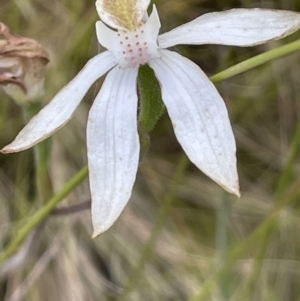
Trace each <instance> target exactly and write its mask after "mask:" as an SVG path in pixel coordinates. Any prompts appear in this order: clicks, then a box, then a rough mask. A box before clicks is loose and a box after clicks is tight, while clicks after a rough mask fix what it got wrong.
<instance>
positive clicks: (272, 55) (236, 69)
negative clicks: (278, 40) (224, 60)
mask: <svg viewBox="0 0 300 301" xmlns="http://www.w3.org/2000/svg"><path fill="white" fill-rule="evenodd" d="M299 49H300V40H297V41H295V42H292V43H289V44H286V45H283V46H280V47H277V48H275V49H272V50H270V51H267V52H264V53H262V54H259V55H257V56H255V57H252V58H251V59H248V60H246V61H243V62H241V63H239V64H236V65H234V66H232V67H230V68H228V69H226V70H224V71H222V72H220V73H217V74H215V75H213V76H212V77H211V78H210V80H211V81H212V82H214V83H217V82H221V81H223V80H225V79H228V78H230V77H233V76H235V75H238V74H240V73H242V72H245V71H248V70H250V69H252V68H254V67H257V66H259V65H262V64H264V63H267V62H269V61H271V60H273V59H276V58H279V57H281V56H284V55H287V54H290V53H292V52H295V51H297V50H299Z"/></svg>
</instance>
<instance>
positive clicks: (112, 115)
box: [87, 66, 139, 237]
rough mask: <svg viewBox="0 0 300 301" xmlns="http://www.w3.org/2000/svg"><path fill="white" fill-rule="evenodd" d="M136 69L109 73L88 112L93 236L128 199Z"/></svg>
mask: <svg viewBox="0 0 300 301" xmlns="http://www.w3.org/2000/svg"><path fill="white" fill-rule="evenodd" d="M137 72H138V70H137V68H127V69H121V68H120V67H119V66H117V67H115V68H114V69H113V70H111V71H110V72H109V73H108V75H107V77H106V79H105V82H104V83H103V85H102V88H101V91H100V92H99V94H98V96H97V97H96V99H95V102H94V104H93V106H92V108H91V110H90V114H89V120H88V126H87V146H88V164H89V177H90V189H91V195H92V221H93V227H94V233H93V237H95V236H97V235H99V234H100V233H102V232H104V231H105V230H107V229H108V228H109V227H110V226H111V225H112V224H113V223H114V222H115V220H116V219H117V218H118V217H119V215H120V214H121V212H122V210H123V209H124V207H125V205H126V204H127V202H128V200H129V198H130V196H131V190H132V186H133V184H134V181H135V177H136V172H137V168H138V160H139V137H138V132H137V102H138V101H137V93H136V80H137Z"/></svg>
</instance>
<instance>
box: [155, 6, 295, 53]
mask: <svg viewBox="0 0 300 301" xmlns="http://www.w3.org/2000/svg"><path fill="white" fill-rule="evenodd" d="M299 27H300V14H299V13H296V12H291V11H284V10H269V9H257V8H255V9H232V10H228V11H224V12H215V13H208V14H205V15H203V16H201V17H199V18H197V19H195V20H193V21H191V22H189V23H186V24H184V25H182V26H179V27H177V28H175V29H173V30H171V31H169V32H167V33H164V34H162V35H160V36H159V38H158V41H159V45H160V47H162V48H167V47H171V46H174V45H179V44H196V45H200V44H219V45H235V46H253V45H258V44H262V43H264V42H267V41H271V40H275V39H281V38H283V37H285V36H287V35H289V34H291V33H293V32H294V31H296V30H298V29H299Z"/></svg>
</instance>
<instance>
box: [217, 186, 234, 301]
mask: <svg viewBox="0 0 300 301" xmlns="http://www.w3.org/2000/svg"><path fill="white" fill-rule="evenodd" d="M230 207H231V204H230V196H229V193H227V192H226V191H223V192H222V197H221V203H220V207H219V208H218V210H217V233H216V245H217V250H218V252H219V261H218V267H219V268H222V267H224V266H225V265H226V262H227V260H228V232H229V223H230ZM229 279H230V277H229V275H228V271H227V272H226V273H224V274H222V275H221V277H220V278H219V288H220V293H221V296H222V300H224V301H227V300H229V299H230V298H229Z"/></svg>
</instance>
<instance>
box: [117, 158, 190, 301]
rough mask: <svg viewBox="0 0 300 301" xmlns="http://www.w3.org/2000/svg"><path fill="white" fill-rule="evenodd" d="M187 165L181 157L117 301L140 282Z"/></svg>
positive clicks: (185, 159) (186, 161) (126, 295)
mask: <svg viewBox="0 0 300 301" xmlns="http://www.w3.org/2000/svg"><path fill="white" fill-rule="evenodd" d="M188 165H189V160H188V158H187V157H186V156H185V155H183V156H182V157H181V159H180V161H179V163H178V166H177V171H176V173H175V175H174V178H173V180H172V186H171V188H170V190H169V192H168V193H167V194H166V195H165V196H164V197H163V198H162V199H163V205H162V206H161V208H160V210H159V213H158V216H157V219H156V222H155V225H154V227H153V230H152V231H151V237H150V239H149V240H148V242H147V244H146V245H145V247H144V249H143V251H142V254H141V257H140V260H139V262H138V263H137V265H136V267H135V269H134V270H133V272H132V273H131V277H130V279H129V280H128V283H127V286H126V287H125V289H124V291H123V293H122V295H121V296H120V297H119V299H118V301H121V300H126V298H127V297H128V295H129V294H130V292H131V291H132V290H133V289H134V287H136V285H137V283H138V281H139V280H141V278H142V272H143V269H144V266H145V263H146V262H147V260H149V257H150V256H151V253H152V251H153V249H154V247H155V243H156V241H157V239H158V237H159V235H160V233H161V230H162V228H163V226H164V223H165V220H166V217H167V216H168V214H169V212H170V210H171V208H172V205H173V202H174V199H175V196H176V194H177V191H178V187H179V185H180V183H181V182H182V178H183V176H184V173H185V171H186V169H187V167H188Z"/></svg>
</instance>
